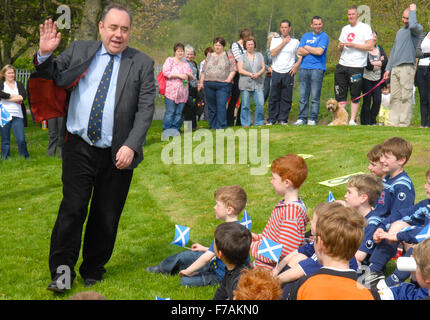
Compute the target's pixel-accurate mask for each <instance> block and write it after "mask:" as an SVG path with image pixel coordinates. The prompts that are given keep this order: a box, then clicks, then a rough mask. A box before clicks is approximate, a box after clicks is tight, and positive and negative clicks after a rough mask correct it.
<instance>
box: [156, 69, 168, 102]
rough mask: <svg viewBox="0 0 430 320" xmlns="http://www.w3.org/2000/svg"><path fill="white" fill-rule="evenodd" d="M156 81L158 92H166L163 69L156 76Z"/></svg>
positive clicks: (162, 93)
mask: <svg viewBox="0 0 430 320" xmlns="http://www.w3.org/2000/svg"><path fill="white" fill-rule="evenodd" d="M157 82H158V93H160V94H161V95H162V96H164V95H165V94H166V77H164V74H163V71H161V72H160V73H159V74H158V76H157Z"/></svg>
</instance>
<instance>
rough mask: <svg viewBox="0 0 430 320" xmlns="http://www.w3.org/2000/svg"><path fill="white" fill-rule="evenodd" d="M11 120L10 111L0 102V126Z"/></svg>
mask: <svg viewBox="0 0 430 320" xmlns="http://www.w3.org/2000/svg"><path fill="white" fill-rule="evenodd" d="M11 120H12V116H11V115H10V113H9V112H8V111H7V110H6V109H5V108H4V107H3V105H1V104H0V127H4V126H5V125H6V124H7V123H8V122H9V121H11Z"/></svg>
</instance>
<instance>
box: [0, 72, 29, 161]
mask: <svg viewBox="0 0 430 320" xmlns="http://www.w3.org/2000/svg"><path fill="white" fill-rule="evenodd" d="M15 79H16V69H15V67H14V66H12V65H10V64H8V65H6V66H5V67H3V69H1V71H0V81H1V82H0V96H1V98H2V99H1V101H0V103H1V104H2V105H3V107H4V108H5V109H6V110H7V111H8V112H9V114H10V115H11V116H12V120H11V121H9V122H8V123H7V124H6V125H5V126H4V127H0V132H1V158H2V159H7V158H8V157H9V156H10V131H11V129H12V131H13V135H14V136H15V140H16V144H17V145H18V152H19V154H20V155H21V156H22V157H24V158H28V157H29V154H28V150H27V143H26V141H25V132H24V127H26V126H27V113H26V111H25V105H24V99H25V98H26V92H25V88H24V85H23V84H22V83H21V82H17V81H15Z"/></svg>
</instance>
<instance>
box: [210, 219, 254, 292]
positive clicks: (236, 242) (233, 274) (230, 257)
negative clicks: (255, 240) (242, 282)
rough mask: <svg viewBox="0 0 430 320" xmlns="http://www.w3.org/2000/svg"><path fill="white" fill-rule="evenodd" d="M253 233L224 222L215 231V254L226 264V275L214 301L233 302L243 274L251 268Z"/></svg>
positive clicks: (236, 224) (234, 224)
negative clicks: (250, 253) (250, 254)
mask: <svg viewBox="0 0 430 320" xmlns="http://www.w3.org/2000/svg"><path fill="white" fill-rule="evenodd" d="M251 240H252V237H251V232H250V231H249V230H248V229H247V228H246V227H244V226H243V225H241V224H240V223H231V222H224V223H222V224H220V225H219V226H218V227H217V228H216V229H215V246H214V249H215V254H216V256H217V258H218V259H220V260H222V261H223V262H224V264H225V275H224V278H223V279H222V282H221V285H220V287H219V288H218V289H217V291H216V292H215V295H214V298H213V300H233V291H234V290H236V287H237V282H238V281H239V278H240V275H241V272H242V271H243V270H244V269H246V268H249V246H250V245H251Z"/></svg>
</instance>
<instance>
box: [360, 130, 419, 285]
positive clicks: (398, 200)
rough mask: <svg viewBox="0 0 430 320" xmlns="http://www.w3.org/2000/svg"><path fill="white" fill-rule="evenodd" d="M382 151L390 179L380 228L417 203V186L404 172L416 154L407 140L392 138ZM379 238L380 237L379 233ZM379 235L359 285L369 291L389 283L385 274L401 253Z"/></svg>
mask: <svg viewBox="0 0 430 320" xmlns="http://www.w3.org/2000/svg"><path fill="white" fill-rule="evenodd" d="M381 151H382V156H381V159H380V162H381V165H382V170H383V171H384V172H385V173H386V174H387V175H386V177H385V178H384V179H383V183H384V186H385V188H384V190H383V191H382V193H381V196H380V197H379V199H378V203H377V205H376V207H375V210H374V216H375V218H374V219H375V221H376V222H377V221H378V218H379V219H380V221H381V224H380V225H379V227H383V226H386V225H387V223H390V221H395V220H399V218H402V217H401V216H400V215H399V214H401V212H402V211H400V209H402V208H408V207H411V206H413V204H414V201H415V189H414V185H413V183H412V180H411V179H410V178H409V176H408V174H407V173H406V171H405V170H404V166H405V165H406V163H407V162H408V160H409V158H410V156H411V154H412V145H411V144H410V143H409V142H408V141H406V140H404V139H403V138H400V137H392V138H389V139H387V140H385V141H384V142H382V143H381ZM393 219H394V220H393ZM375 234H376V235H377V231H375ZM375 234H374V236H373V240H374V241H375V243H377V245H376V247H375V249H374V250H373V252H372V254H371V256H370V258H369V261H370V265H369V272H366V273H365V274H364V275H363V276H362V277H360V278H359V281H360V282H361V283H362V284H364V285H365V286H367V287H369V288H370V287H372V286H376V284H377V283H378V282H379V281H380V280H382V279H385V276H384V274H383V273H382V272H383V270H384V268H385V265H386V264H387V262H388V261H390V259H391V258H392V257H393V256H394V255H395V254H396V252H397V243H396V244H389V243H388V242H387V241H386V240H383V241H381V239H378V238H375Z"/></svg>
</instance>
